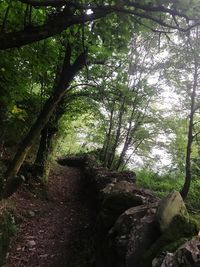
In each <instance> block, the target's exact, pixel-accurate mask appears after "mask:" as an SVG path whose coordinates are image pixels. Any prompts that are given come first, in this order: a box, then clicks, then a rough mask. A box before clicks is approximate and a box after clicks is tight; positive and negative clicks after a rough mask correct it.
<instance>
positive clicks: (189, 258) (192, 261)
mask: <svg viewBox="0 0 200 267" xmlns="http://www.w3.org/2000/svg"><path fill="white" fill-rule="evenodd" d="M152 266H153V267H161V266H162V267H179V266H184V267H199V266H200V238H199V237H196V238H193V239H192V240H190V241H187V242H186V243H185V244H183V245H182V246H181V247H179V248H178V249H177V250H176V251H175V252H174V253H169V252H167V253H166V254H165V255H161V256H159V257H158V258H155V259H154V260H153V262H152Z"/></svg>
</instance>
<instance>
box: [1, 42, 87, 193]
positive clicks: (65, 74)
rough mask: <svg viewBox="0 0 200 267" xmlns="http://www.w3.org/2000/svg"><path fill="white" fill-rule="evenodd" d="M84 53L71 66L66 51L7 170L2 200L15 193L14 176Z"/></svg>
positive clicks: (61, 96)
mask: <svg viewBox="0 0 200 267" xmlns="http://www.w3.org/2000/svg"><path fill="white" fill-rule="evenodd" d="M85 57H86V55H85V53H82V54H80V55H79V56H78V57H77V59H76V60H75V62H74V63H73V65H71V64H70V58H71V52H70V47H69V46H68V49H66V53H65V59H64V62H63V66H62V71H61V74H60V76H59V79H58V81H57V82H56V83H55V86H54V92H53V94H52V96H51V97H50V98H49V99H48V100H47V102H46V103H45V105H44V107H43V109H42V111H41V113H40V114H39V116H38V118H37V120H36V122H35V123H34V124H33V126H32V127H31V129H30V131H29V132H28V134H27V135H26V137H25V138H24V140H23V141H22V143H21V145H20V146H19V149H18V151H17V153H16V155H15V157H14V159H13V161H12V163H11V165H10V167H9V168H8V170H7V172H6V175H5V178H6V185H5V188H4V194H3V196H4V198H6V197H9V196H10V195H12V194H13V193H14V192H15V191H16V189H17V188H16V187H15V184H16V182H15V180H16V179H17V178H16V175H17V173H18V171H19V169H20V167H21V165H22V164H23V162H24V160H25V158H26V155H27V154H28V152H29V150H30V148H31V147H32V144H33V142H34V141H35V139H36V138H37V137H38V135H39V134H40V132H41V130H42V129H43V127H44V125H46V124H47V122H48V121H49V118H50V116H51V115H52V113H53V111H54V110H55V108H56V107H57V105H58V104H59V103H60V101H61V100H62V98H63V96H64V94H65V92H66V89H67V88H68V87H69V84H70V82H71V81H72V80H73V78H74V76H75V75H76V74H77V72H78V71H79V70H80V69H81V68H82V67H83V66H84V64H85Z"/></svg>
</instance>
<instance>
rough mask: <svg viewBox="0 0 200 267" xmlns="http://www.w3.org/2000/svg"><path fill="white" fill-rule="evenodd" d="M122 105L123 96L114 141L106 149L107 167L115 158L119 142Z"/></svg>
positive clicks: (123, 103)
mask: <svg viewBox="0 0 200 267" xmlns="http://www.w3.org/2000/svg"><path fill="white" fill-rule="evenodd" d="M124 105H125V98H124V99H123V102H122V105H121V108H120V111H119V119H118V125H117V132H116V135H115V139H114V143H113V145H112V146H111V148H110V149H109V150H108V153H109V154H108V164H107V167H108V168H111V167H112V164H113V161H114V159H115V152H116V149H117V146H118V144H119V139H120V135H121V127H122V118H123V115H124Z"/></svg>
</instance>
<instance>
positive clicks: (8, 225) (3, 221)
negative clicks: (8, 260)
mask: <svg viewBox="0 0 200 267" xmlns="http://www.w3.org/2000/svg"><path fill="white" fill-rule="evenodd" d="M16 230H17V228H16V225H15V220H14V216H13V215H12V213H11V212H10V211H8V210H3V211H1V213H0V266H2V264H3V263H4V260H5V256H6V253H7V250H8V246H9V242H10V238H11V237H12V236H13V235H14V234H15V232H16Z"/></svg>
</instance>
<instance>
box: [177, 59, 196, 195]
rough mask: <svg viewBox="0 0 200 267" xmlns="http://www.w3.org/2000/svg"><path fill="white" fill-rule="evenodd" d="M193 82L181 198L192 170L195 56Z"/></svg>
mask: <svg viewBox="0 0 200 267" xmlns="http://www.w3.org/2000/svg"><path fill="white" fill-rule="evenodd" d="M194 62H195V63H194V65H195V66H194V67H195V70H194V82H193V87H192V92H191V106H190V116H189V126H188V139H187V150H186V161H185V183H184V185H183V188H182V190H181V192H180V194H181V196H182V198H183V199H186V197H187V195H188V192H189V189H190V184H191V179H192V171H191V151H192V143H193V121H194V114H195V110H196V109H195V98H196V89H197V80H198V64H197V60H196V58H195V59H194Z"/></svg>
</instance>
